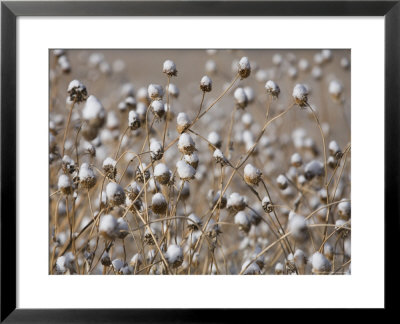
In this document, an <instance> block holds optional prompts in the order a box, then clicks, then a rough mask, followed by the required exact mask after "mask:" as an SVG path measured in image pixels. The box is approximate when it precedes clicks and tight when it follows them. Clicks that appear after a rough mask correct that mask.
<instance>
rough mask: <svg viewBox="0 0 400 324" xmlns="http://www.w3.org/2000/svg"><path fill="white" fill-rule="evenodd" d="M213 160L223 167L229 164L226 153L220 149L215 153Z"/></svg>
mask: <svg viewBox="0 0 400 324" xmlns="http://www.w3.org/2000/svg"><path fill="white" fill-rule="evenodd" d="M213 158H214V160H215V162H216V163H219V164H221V165H222V166H224V165H226V164H228V160H227V159H226V157H225V155H224V153H222V151H221V150H220V149H216V150H215V151H214V153H213Z"/></svg>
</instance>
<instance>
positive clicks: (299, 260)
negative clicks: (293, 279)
mask: <svg viewBox="0 0 400 324" xmlns="http://www.w3.org/2000/svg"><path fill="white" fill-rule="evenodd" d="M293 260H294V264H295V265H296V267H297V269H298V270H299V272H300V273H301V274H304V269H305V266H306V264H307V257H306V255H305V253H304V252H303V250H300V249H297V250H296V251H295V252H294V257H293Z"/></svg>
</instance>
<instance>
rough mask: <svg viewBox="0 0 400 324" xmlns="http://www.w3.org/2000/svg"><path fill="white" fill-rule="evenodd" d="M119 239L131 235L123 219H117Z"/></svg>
mask: <svg viewBox="0 0 400 324" xmlns="http://www.w3.org/2000/svg"><path fill="white" fill-rule="evenodd" d="M117 233H118V234H117V235H118V238H120V239H124V238H125V237H126V236H127V235H128V234H129V226H128V223H127V222H126V221H125V219H124V218H123V217H119V218H118V219H117Z"/></svg>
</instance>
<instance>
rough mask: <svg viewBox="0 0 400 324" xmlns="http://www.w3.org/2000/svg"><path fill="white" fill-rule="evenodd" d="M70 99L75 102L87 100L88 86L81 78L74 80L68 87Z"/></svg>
mask: <svg viewBox="0 0 400 324" xmlns="http://www.w3.org/2000/svg"><path fill="white" fill-rule="evenodd" d="M67 92H68V95H69V99H70V100H71V101H74V102H82V101H85V100H86V99H87V97H88V94H87V90H86V86H85V85H84V84H83V83H82V82H81V81H79V80H72V81H71V82H70V83H69V85H68V89H67Z"/></svg>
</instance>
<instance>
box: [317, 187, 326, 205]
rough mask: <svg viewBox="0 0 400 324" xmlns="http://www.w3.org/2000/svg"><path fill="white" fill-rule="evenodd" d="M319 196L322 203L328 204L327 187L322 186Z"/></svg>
mask: <svg viewBox="0 0 400 324" xmlns="http://www.w3.org/2000/svg"><path fill="white" fill-rule="evenodd" d="M318 197H319V200H320V201H321V203H323V204H326V203H327V199H328V193H327V192H326V189H325V188H322V189H320V190H319V191H318Z"/></svg>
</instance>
